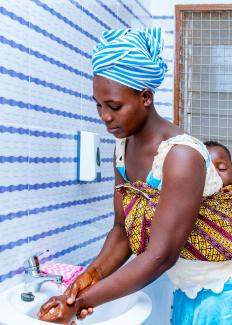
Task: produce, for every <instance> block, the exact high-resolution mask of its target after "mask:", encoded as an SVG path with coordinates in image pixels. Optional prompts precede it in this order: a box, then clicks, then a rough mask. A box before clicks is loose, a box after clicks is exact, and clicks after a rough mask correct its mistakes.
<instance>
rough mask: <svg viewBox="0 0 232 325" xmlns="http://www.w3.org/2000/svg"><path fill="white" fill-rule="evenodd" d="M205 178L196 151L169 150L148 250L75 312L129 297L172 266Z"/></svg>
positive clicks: (184, 148) (93, 290)
mask: <svg viewBox="0 0 232 325" xmlns="http://www.w3.org/2000/svg"><path fill="white" fill-rule="evenodd" d="M205 176H206V168H205V162H204V159H203V157H202V156H201V155H200V154H199V153H198V152H197V151H196V150H194V149H192V148H190V147H187V146H181V145H179V146H175V147H173V148H172V149H171V150H170V152H169V153H168V155H167V158H166V159H165V163H164V167H163V185H162V191H161V196H160V201H159V204H158V207H157V209H156V213H155V216H154V218H153V221H152V226H151V238H150V242H149V247H148V249H147V250H146V251H145V252H144V253H142V254H141V255H139V256H137V257H136V258H135V259H134V260H132V261H131V262H129V263H128V264H126V265H125V266H124V267H122V268H120V269H119V270H118V271H116V272H114V273H113V274H112V275H110V276H108V277H107V278H106V279H104V280H102V281H100V282H99V283H97V284H96V285H95V286H93V287H91V288H90V289H89V290H88V291H86V292H85V293H83V295H81V296H80V298H79V304H78V303H77V311H78V308H83V306H85V305H86V306H97V305H99V304H102V303H104V302H107V301H109V300H112V299H116V298H119V297H121V296H124V295H127V294H130V293H132V292H134V291H136V290H138V289H140V288H142V287H144V286H145V285H146V284H148V283H149V282H150V281H152V280H154V279H156V278H158V277H159V276H160V275H161V274H162V273H163V272H165V271H166V270H167V269H169V268H170V267H171V266H172V265H173V264H174V263H175V262H176V260H177V259H178V257H179V254H180V252H181V249H182V247H183V246H184V244H185V243H186V241H187V238H188V236H189V234H190V232H191V230H192V228H193V226H194V223H195V221H196V218H197V215H198V211H199V207H200V203H201V198H202V193H203V188H204V183H205ZM115 249H116V247H115ZM77 302H78V301H77Z"/></svg>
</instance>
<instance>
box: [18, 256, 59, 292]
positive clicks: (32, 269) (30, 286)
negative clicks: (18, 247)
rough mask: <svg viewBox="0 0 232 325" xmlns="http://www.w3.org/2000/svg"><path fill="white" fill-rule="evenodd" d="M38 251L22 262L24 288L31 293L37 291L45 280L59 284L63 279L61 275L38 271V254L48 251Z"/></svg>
mask: <svg viewBox="0 0 232 325" xmlns="http://www.w3.org/2000/svg"><path fill="white" fill-rule="evenodd" d="M48 251H49V250H46V251H44V252H39V253H36V254H34V255H32V256H31V257H29V258H28V259H27V260H26V261H25V262H24V263H23V266H24V271H25V289H26V290H27V291H30V292H32V293H34V292H39V291H40V288H41V286H42V284H43V283H44V282H47V281H54V282H55V283H57V284H61V283H62V280H63V276H62V275H53V274H44V273H42V272H41V271H40V262H39V256H40V255H42V254H44V253H46V252H48Z"/></svg>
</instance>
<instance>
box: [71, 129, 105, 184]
mask: <svg viewBox="0 0 232 325" xmlns="http://www.w3.org/2000/svg"><path fill="white" fill-rule="evenodd" d="M77 139H78V140H77V157H79V162H78V165H77V180H78V181H87V182H90V181H94V180H96V181H99V182H100V180H101V158H100V136H99V134H97V133H93V132H87V131H80V132H78V137H77Z"/></svg>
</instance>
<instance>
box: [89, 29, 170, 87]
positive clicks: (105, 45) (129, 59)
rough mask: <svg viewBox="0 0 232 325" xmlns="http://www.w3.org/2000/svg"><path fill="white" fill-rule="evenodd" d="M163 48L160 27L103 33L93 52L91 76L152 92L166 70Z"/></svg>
mask: <svg viewBox="0 0 232 325" xmlns="http://www.w3.org/2000/svg"><path fill="white" fill-rule="evenodd" d="M163 48H164V32H163V30H162V29H161V28H159V27H153V28H144V29H141V30H140V29H131V28H128V29H114V30H110V31H105V32H103V33H102V36H101V38H100V43H99V44H97V45H96V47H95V48H94V51H93V58H92V65H93V74H94V75H100V76H103V77H106V78H109V79H112V80H114V81H117V82H119V83H121V84H124V85H126V86H128V87H131V88H134V89H137V90H140V91H141V90H143V89H145V88H148V89H151V90H152V91H153V92H155V90H156V88H157V87H159V86H160V84H161V83H162V81H163V79H164V76H165V72H166V71H167V65H166V63H165V62H164V60H163V59H162V57H161V53H162V50H163Z"/></svg>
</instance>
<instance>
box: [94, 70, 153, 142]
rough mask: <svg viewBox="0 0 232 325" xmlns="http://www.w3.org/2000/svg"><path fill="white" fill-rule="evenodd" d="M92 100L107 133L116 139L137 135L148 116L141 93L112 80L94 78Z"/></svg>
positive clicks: (99, 77) (100, 77)
mask: <svg viewBox="0 0 232 325" xmlns="http://www.w3.org/2000/svg"><path fill="white" fill-rule="evenodd" d="M93 98H94V100H95V101H96V104H97V110H98V114H99V116H100V118H101V119H102V121H103V122H104V123H105V125H106V127H107V131H108V132H109V133H112V134H113V135H114V136H115V137H117V138H124V137H128V136H130V135H132V134H135V133H137V132H138V131H139V130H140V129H141V128H142V126H143V124H144V123H145V121H146V118H147V115H148V114H147V110H146V109H145V107H144V104H143V103H144V101H143V97H142V95H141V93H140V92H138V93H136V91H134V90H133V89H132V88H129V87H127V86H124V85H122V84H120V83H118V82H116V81H114V80H111V79H108V78H105V77H102V76H95V77H94V80H93Z"/></svg>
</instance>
